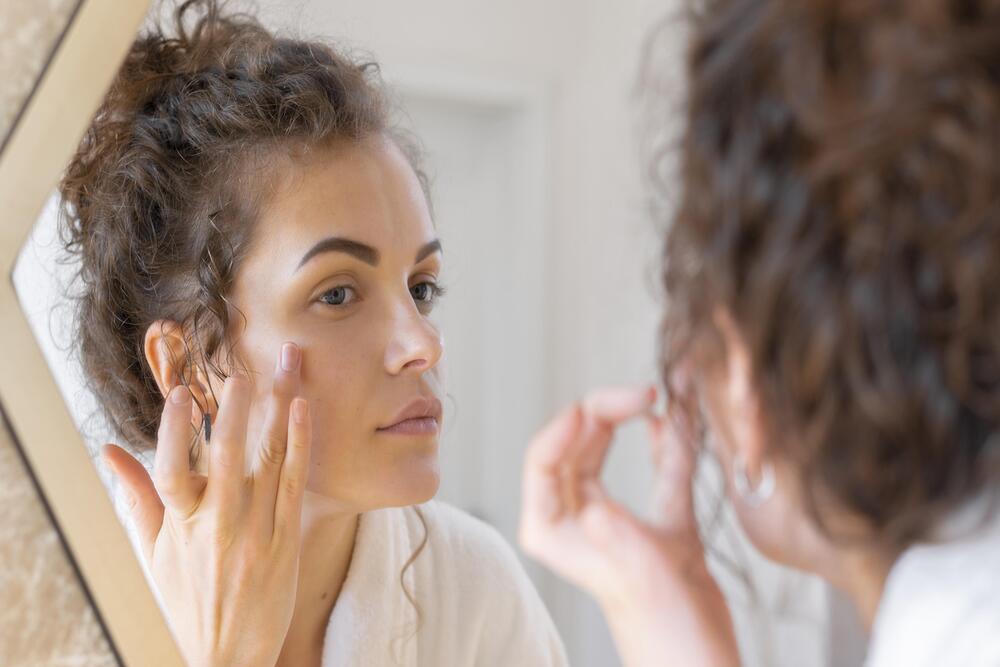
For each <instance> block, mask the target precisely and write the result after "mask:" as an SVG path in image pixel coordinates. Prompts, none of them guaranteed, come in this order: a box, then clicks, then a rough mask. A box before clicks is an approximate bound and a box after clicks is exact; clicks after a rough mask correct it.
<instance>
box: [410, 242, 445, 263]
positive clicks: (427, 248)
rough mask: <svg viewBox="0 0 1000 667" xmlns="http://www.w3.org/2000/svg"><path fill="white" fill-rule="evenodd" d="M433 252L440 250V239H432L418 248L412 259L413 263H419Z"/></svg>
mask: <svg viewBox="0 0 1000 667" xmlns="http://www.w3.org/2000/svg"><path fill="white" fill-rule="evenodd" d="M435 252H442V250H441V241H440V239H434V240H433V241H431V242H430V243H428V244H426V245H424V246H423V247H422V248H420V250H418V251H417V258H416V259H415V260H413V263H414V264H419V263H420V262H421V261H423V260H424V258H426V257H429V256H431V255H433V254H434V253H435Z"/></svg>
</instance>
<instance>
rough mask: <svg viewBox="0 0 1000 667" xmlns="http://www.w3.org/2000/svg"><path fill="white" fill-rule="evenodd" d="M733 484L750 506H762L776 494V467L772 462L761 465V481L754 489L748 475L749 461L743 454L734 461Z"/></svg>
mask: <svg viewBox="0 0 1000 667" xmlns="http://www.w3.org/2000/svg"><path fill="white" fill-rule="evenodd" d="M733 486H735V487H736V491H737V493H739V494H740V498H742V500H743V502H745V503H746V504H747V505H749V506H750V507H760V506H761V505H762V504H763V503H764V502H765V501H766V500H767V499H768V498H770V497H771V496H772V495H773V494H774V468H773V467H772V466H771V464H770V463H764V464H763V465H762V466H761V468H760V483H759V484H758V485H757V488H756V489H754V488H752V487H751V486H750V478H749V477H748V476H747V462H746V461H745V460H744V459H743V455H742V454H741V455H739V456H737V457H736V459H735V460H734V461H733Z"/></svg>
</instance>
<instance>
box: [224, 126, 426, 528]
mask: <svg viewBox="0 0 1000 667" xmlns="http://www.w3.org/2000/svg"><path fill="white" fill-rule="evenodd" d="M276 172H278V173H280V178H281V179H282V180H281V181H280V183H279V184H278V185H277V186H276V190H275V193H274V195H273V197H271V198H269V200H268V204H267V206H266V209H265V210H264V211H263V212H262V215H261V218H260V220H259V223H258V227H256V228H255V231H254V241H253V244H252V250H251V254H250V255H249V256H247V257H246V259H245V261H244V262H243V264H241V267H240V269H239V273H238V276H237V279H236V285H235V288H234V291H233V294H232V297H231V301H232V304H233V305H234V306H235V307H236V308H238V309H239V310H240V311H242V313H243V314H244V315H245V316H246V328H245V330H244V331H243V332H242V334H238V335H237V336H236V337H235V352H236V354H237V355H238V358H239V359H241V360H242V361H243V362H244V363H246V364H247V366H248V368H249V369H250V370H251V372H252V375H253V377H254V381H255V399H254V400H255V405H254V409H253V410H252V411H251V420H252V421H251V424H250V427H251V431H250V432H251V433H253V432H259V431H258V429H259V427H260V425H261V423H262V422H263V418H264V411H265V410H264V408H265V406H266V401H267V398H268V394H269V391H270V388H271V378H272V377H273V373H274V370H273V369H274V367H275V360H276V357H277V354H278V351H279V350H280V348H281V344H282V343H283V342H284V341H294V342H295V343H297V344H298V345H299V347H300V348H301V350H302V392H301V393H302V395H303V396H304V397H305V398H307V399H308V400H309V404H310V412H311V415H312V420H313V446H312V447H313V448H312V468H311V473H310V480H309V486H308V488H309V490H310V491H312V492H314V493H318V494H320V495H323V496H326V497H327V498H330V499H332V500H335V501H337V503H338V504H342V505H343V506H344V507H345V508H348V509H350V510H357V511H364V510H367V509H373V508H377V507H385V506H398V505H407V504H412V503H418V502H423V501H425V500H427V499H429V498H430V497H432V496H433V495H434V494H435V493H436V491H437V488H438V483H439V473H438V459H437V454H438V433H439V429H440V408H439V407H437V412H438V423H437V424H434V420H424V421H423V426H424V428H422V429H421V428H420V424H418V423H414V422H408V425H409V429H408V430H407V429H403V430H402V431H399V430H397V431H392V430H383V429H384V428H385V427H388V426H391V425H392V424H394V423H396V422H398V421H399V419H398V418H399V416H400V415H401V413H402V412H403V411H404V410H405V409H406V408H407V407H408V406H410V405H411V404H412V403H413V402H414V401H416V400H419V399H430V404H431V405H432V406H440V399H441V394H442V385H441V378H440V367H439V362H440V361H441V355H442V352H443V341H442V338H441V334H440V332H439V331H438V329H437V328H436V326H435V325H434V324H433V323H432V322H431V319H430V314H431V311H432V309H433V307H434V301H435V297H436V296H437V292H436V289H437V283H438V279H439V275H440V273H441V250H440V247H439V244H438V242H437V237H436V234H435V230H434V225H433V223H432V221H431V217H430V214H429V211H428V207H427V201H426V199H425V196H424V193H423V190H422V188H421V185H420V182H419V181H418V179H417V177H416V174H415V173H414V172H413V169H412V168H411V167H410V164H409V163H408V161H407V159H406V158H405V156H404V155H403V154H402V152H401V151H400V150H399V148H398V147H397V146H396V145H395V143H393V142H392V141H390V140H388V139H385V138H382V137H376V138H372V139H369V140H367V141H365V142H363V143H351V144H348V143H342V144H337V145H335V146H334V147H332V148H329V149H326V148H324V149H317V150H315V151H314V152H313V153H311V154H310V155H308V156H306V157H305V158H297V159H296V160H295V161H294V162H293V161H292V160H288V161H287V167H286V166H285V165H284V164H281V163H279V166H278V168H277V169H276ZM235 320H236V321H237V322H239V321H240V317H239V314H236V317H235ZM254 421H255V422H256V424H255V423H254ZM255 445H256V443H248V446H255Z"/></svg>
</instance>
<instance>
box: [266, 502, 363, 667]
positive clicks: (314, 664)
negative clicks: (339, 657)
mask: <svg viewBox="0 0 1000 667" xmlns="http://www.w3.org/2000/svg"><path fill="white" fill-rule="evenodd" d="M358 519H359V514H358V513H357V512H348V511H344V510H343V508H341V507H339V506H337V505H335V504H334V503H333V501H331V500H330V499H328V498H326V497H324V496H321V495H319V494H316V493H312V492H310V491H306V494H305V497H304V498H303V505H302V533H301V535H302V550H301V553H300V556H299V577H298V589H297V592H296V596H295V608H294V610H293V612H292V622H291V626H290V627H289V629H288V634H287V636H286V638H285V644H284V647H283V648H282V650H281V655H280V656H279V658H278V667H280V666H281V665H304V666H306V667H318V666H319V664H320V657H321V655H322V650H323V640H324V638H325V636H326V628H327V625H328V624H329V620H330V614H331V613H332V611H333V607H334V604H335V603H336V601H337V597H338V596H339V595H340V590H341V588H342V587H343V585H344V580H345V579H346V578H347V572H348V569H349V568H350V565H351V555H352V554H353V553H354V542H355V537H356V535H357V529H358Z"/></svg>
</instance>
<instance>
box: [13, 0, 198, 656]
mask: <svg viewBox="0 0 1000 667" xmlns="http://www.w3.org/2000/svg"><path fill="white" fill-rule="evenodd" d="M150 5H151V0H127V1H125V2H123V1H122V0H79V2H78V4H77V7H76V9H75V11H74V12H73V13H72V14H71V17H70V19H69V23H68V25H67V26H66V29H65V31H64V32H63V33H62V35H61V37H60V38H59V39H58V41H57V43H56V45H55V47H54V49H53V51H52V53H51V57H50V59H49V60H48V62H47V63H46V66H45V67H44V68H43V70H42V72H41V73H40V74H39V76H38V78H37V80H36V85H35V88H34V89H33V90H32V92H31V93H30V95H29V96H28V98H27V100H26V101H25V102H24V106H23V107H22V109H21V110H20V113H19V115H18V116H17V117H16V119H15V120H14V123H13V125H12V128H11V130H10V132H9V134H8V136H7V140H6V141H5V142H4V144H3V146H2V148H0V150H2V152H0V211H2V212H3V213H2V216H3V217H2V221H0V268H2V269H3V272H4V275H5V277H6V280H4V281H2V282H0V322H2V326H0V350H2V361H0V411H2V413H3V417H5V422H6V426H5V425H4V424H3V423H0V437H4V438H5V439H6V438H10V439H11V440H12V442H13V444H14V445H15V446H17V447H18V448H19V449H20V452H21V456H22V458H23V460H24V461H25V463H26V464H27V465H28V467H29V472H30V474H31V476H32V477H33V479H34V482H35V485H36V488H37V489H38V492H39V494H40V495H41V496H42V500H43V502H44V504H45V505H46V506H47V510H48V512H49V516H50V517H51V519H52V521H53V524H54V527H55V528H56V529H57V531H58V532H59V534H60V537H61V539H62V543H63V545H64V547H65V549H66V551H67V555H68V557H69V558H70V559H71V561H72V562H73V564H74V567H75V568H76V571H77V573H78V575H79V577H80V583H81V585H82V586H83V588H84V589H85V592H86V593H87V595H88V597H89V599H90V601H91V603H92V605H93V606H94V611H95V613H96V614H97V616H98V619H99V620H100V621H101V624H102V626H103V628H104V631H105V633H106V634H107V639H108V641H109V642H110V643H111V646H112V649H113V651H114V652H115V653H116V655H117V656H118V658H119V660H120V661H121V662H122V664H124V665H157V666H158V667H159V666H162V667H184V662H183V659H182V657H181V654H180V652H179V650H178V649H177V646H176V644H175V643H174V641H173V638H172V636H171V634H170V630H169V627H168V625H167V623H166V620H165V618H164V616H163V614H162V613H161V611H160V608H159V605H158V604H157V602H156V599H155V597H154V595H153V592H152V590H150V588H149V584H148V583H147V581H146V578H145V575H144V574H143V570H142V567H141V564H140V563H139V561H138V559H137V556H136V554H135V552H134V551H133V549H132V545H131V543H130V541H129V538H128V535H127V533H126V530H125V527H124V526H123V525H122V524H121V522H120V521H119V519H118V516H117V514H116V513H115V510H114V507H113V504H112V501H111V498H110V497H109V494H108V490H107V489H106V487H105V486H104V484H103V483H102V481H101V479H100V477H99V476H98V473H97V470H96V469H95V467H94V461H93V460H92V459H91V457H90V454H89V453H88V450H87V447H86V445H85V443H84V440H83V438H82V436H81V435H80V433H79V432H78V430H77V427H76V424H75V423H74V421H73V418H72V417H71V415H70V412H69V410H68V408H67V406H66V404H65V402H64V401H63V398H62V395H61V394H60V391H59V389H58V386H57V385H56V382H55V380H54V378H53V377H52V372H51V370H50V368H49V366H48V364H47V363H46V361H45V358H44V357H43V355H42V351H41V349H40V347H39V345H38V342H37V341H36V340H35V336H34V334H33V333H32V331H31V328H30V326H29V324H28V321H27V319H26V318H25V316H24V313H23V311H22V310H21V307H20V303H19V299H18V296H17V294H16V292H15V290H14V284H13V279H12V274H13V270H14V264H15V262H16V261H17V258H18V255H19V253H20V251H21V248H22V247H23V246H24V244H25V243H26V241H27V239H28V236H29V234H30V232H31V230H32V228H33V227H34V225H35V224H36V222H37V219H38V216H39V214H40V212H41V210H42V208H43V205H44V204H45V201H46V199H47V198H48V197H49V195H50V193H51V192H52V190H53V188H54V187H55V185H56V183H57V181H58V179H59V177H60V175H61V173H62V171H63V169H64V168H65V165H66V164H67V163H68V162H69V160H70V158H71V157H72V155H73V152H74V151H75V150H76V148H77V146H78V144H79V142H80V139H81V137H83V134H84V132H85V130H86V128H87V127H88V125H89V124H90V121H91V119H92V117H93V115H94V113H95V112H96V111H97V109H98V107H99V106H100V103H101V101H102V99H103V97H104V94H105V92H106V91H107V89H108V88H109V86H110V84H111V82H112V80H113V78H114V75H115V74H116V73H117V71H118V67H119V66H120V64H121V62H122V61H123V60H124V57H125V55H126V53H127V52H128V49H129V47H130V46H131V44H132V42H133V40H134V38H135V36H136V35H137V33H138V30H139V28H140V25H141V23H142V20H143V19H144V18H145V16H146V14H147V12H148V11H149V9H150ZM8 429H9V430H8ZM6 602H7V604H14V605H19V604H20V605H27V604H34V605H44V604H45V603H46V601H45V600H14V601H10V600H8V601H6Z"/></svg>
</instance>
